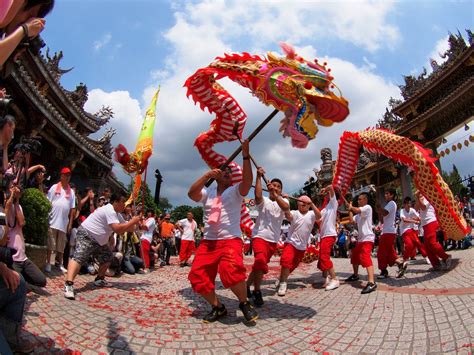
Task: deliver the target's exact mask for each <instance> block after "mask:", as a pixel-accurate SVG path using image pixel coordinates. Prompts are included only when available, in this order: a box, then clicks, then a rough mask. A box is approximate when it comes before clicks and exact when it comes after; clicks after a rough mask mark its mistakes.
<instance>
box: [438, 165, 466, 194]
mask: <svg viewBox="0 0 474 355" xmlns="http://www.w3.org/2000/svg"><path fill="white" fill-rule="evenodd" d="M441 176H442V177H443V179H444V181H445V182H446V184H448V186H449V188H450V189H451V192H452V193H453V195H454V196H459V197H463V196H466V195H468V194H469V189H468V188H467V187H466V186H464V185H463V183H462V178H461V175H460V174H459V171H458V168H457V167H456V165H454V164H453V170H452V171H451V172H449V173H448V172H446V171H441Z"/></svg>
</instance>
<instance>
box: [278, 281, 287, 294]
mask: <svg viewBox="0 0 474 355" xmlns="http://www.w3.org/2000/svg"><path fill="white" fill-rule="evenodd" d="M287 286H288V285H287V283H286V282H280V286H279V287H278V296H284V295H285V294H286V288H287Z"/></svg>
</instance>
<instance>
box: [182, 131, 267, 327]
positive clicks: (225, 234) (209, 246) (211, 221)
mask: <svg viewBox="0 0 474 355" xmlns="http://www.w3.org/2000/svg"><path fill="white" fill-rule="evenodd" d="M242 156H243V180H242V182H240V183H238V184H236V185H233V186H232V185H231V184H232V176H231V170H230V168H225V169H224V170H220V169H213V170H210V171H208V172H207V173H205V174H204V175H203V176H202V177H200V178H199V179H198V180H196V181H195V182H194V183H193V184H192V185H191V187H190V189H189V192H188V196H189V198H191V200H193V201H195V202H202V203H203V205H204V222H205V227H204V237H203V239H202V241H201V244H200V245H199V248H198V250H197V252H196V255H195V257H194V261H193V265H192V267H191V271H190V272H189V276H188V279H189V281H190V282H191V285H192V288H193V290H194V291H195V292H197V293H199V294H200V295H202V296H203V297H204V298H205V299H206V301H207V302H208V303H209V304H210V305H211V306H212V310H211V311H210V312H209V313H208V314H207V315H206V316H205V317H204V319H203V321H204V322H205V323H210V322H215V321H217V320H218V319H219V318H221V317H224V316H226V315H227V309H226V308H225V306H224V304H222V303H221V302H220V300H219V298H218V297H217V295H216V291H215V279H216V275H217V272H218V271H219V275H220V278H221V281H222V284H223V285H224V287H226V288H230V289H231V290H232V292H233V293H234V294H235V295H236V296H237V298H238V300H239V302H240V303H239V308H240V310H241V311H242V313H243V315H244V318H245V320H246V321H247V322H251V321H255V320H256V319H258V313H257V311H256V310H255V309H254V308H253V306H252V305H251V304H250V303H249V302H248V301H247V292H246V291H247V290H246V284H245V278H246V277H245V267H244V261H243V255H242V238H241V230H240V211H241V208H242V200H243V197H244V196H246V195H247V194H248V192H249V191H250V188H251V186H252V167H251V165H250V160H249V159H250V158H249V141H248V140H246V141H245V142H244V143H243V145H242ZM209 179H215V180H216V182H217V186H215V187H214V186H213V187H211V188H209V189H206V188H204V185H205V184H206V182H207V181H208V180H209Z"/></svg>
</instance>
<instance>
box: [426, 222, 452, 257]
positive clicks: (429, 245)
mask: <svg viewBox="0 0 474 355" xmlns="http://www.w3.org/2000/svg"><path fill="white" fill-rule="evenodd" d="M437 229H438V221H434V222H431V223H428V224H427V225H425V226H423V231H424V232H425V233H424V236H423V240H424V244H425V248H426V254H428V259H430V262H431V265H433V266H438V265H439V259H442V260H446V259H447V258H448V254H446V253H445V251H444V249H443V247H442V246H441V244H439V243H438V240H437V239H436V230H437Z"/></svg>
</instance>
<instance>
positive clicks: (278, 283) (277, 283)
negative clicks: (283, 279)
mask: <svg viewBox="0 0 474 355" xmlns="http://www.w3.org/2000/svg"><path fill="white" fill-rule="evenodd" d="M278 287H280V279H277V280H276V281H275V288H276V289H277V290H278Z"/></svg>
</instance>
